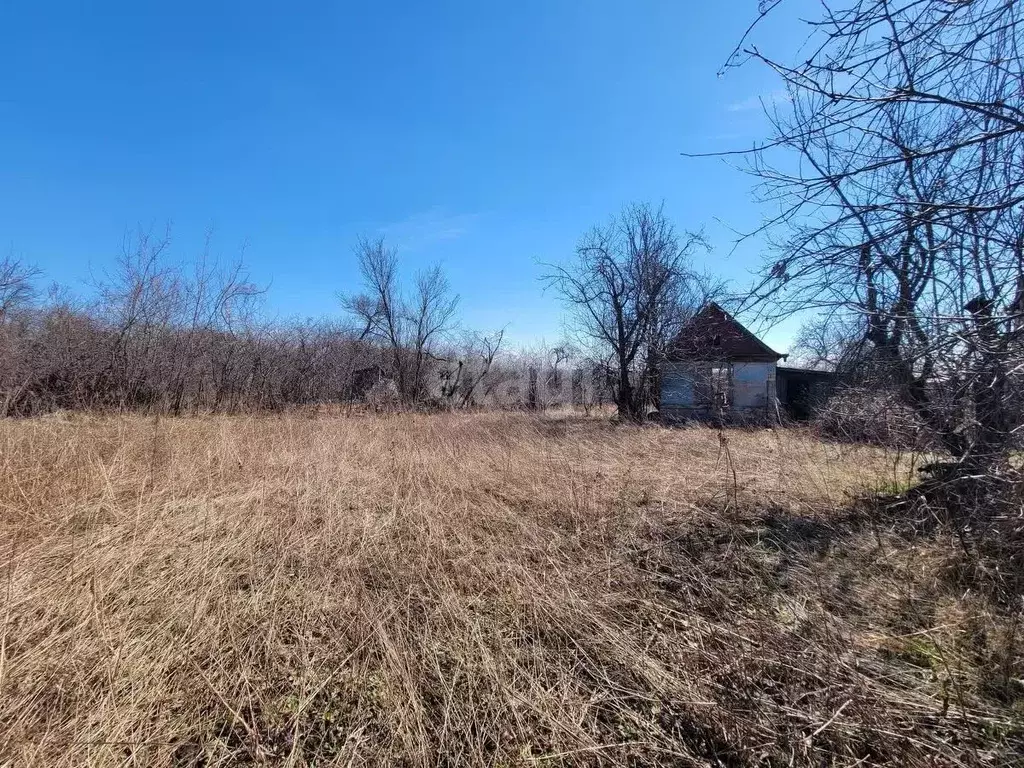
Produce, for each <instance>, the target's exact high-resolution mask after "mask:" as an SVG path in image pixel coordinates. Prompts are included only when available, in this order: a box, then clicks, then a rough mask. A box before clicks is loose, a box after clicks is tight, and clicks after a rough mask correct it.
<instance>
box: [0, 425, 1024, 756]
mask: <svg viewBox="0 0 1024 768" xmlns="http://www.w3.org/2000/svg"><path fill="white" fill-rule="evenodd" d="M909 476H910V467H909V466H908V463H907V459H906V457H902V458H901V457H894V456H891V455H886V454H885V453H883V452H882V451H880V450H879V449H875V448H869V447H864V446H850V445H845V446H839V445H835V444H827V443H824V442H822V441H820V440H817V439H815V438H814V437H813V436H812V435H810V434H809V433H803V432H800V431H795V430H793V431H777V430H749V431H743V430H730V431H727V432H726V433H724V440H722V439H721V438H720V435H719V433H718V432H716V431H714V430H711V429H706V428H684V429H666V428H661V427H642V428H641V427H628V426H622V425H614V424H612V423H611V422H610V421H609V420H607V419H606V418H603V417H601V418H597V417H594V418H585V417H582V416H571V415H564V414H563V415H549V416H543V417H534V416H529V415H524V414H441V415H433V416H427V415H408V414H406V415H391V416H352V417H348V418H346V417H344V416H343V415H339V414H319V415H315V416H314V415H312V414H309V415H307V414H293V415H287V416H273V415H267V416H256V417H216V418H214V417H210V418H196V419H176V420H167V419H164V420H154V419H152V418H148V419H147V418H143V417H99V416H87V415H74V416H55V417H47V418H41V419H34V420H25V421H2V422H0V600H2V603H0V606H2V607H0V622H2V640H0V765H3V766H7V765H10V766H83V765H88V766H226V765H238V764H252V765H288V766H312V765H318V766H320V765H338V766H360V765H405V766H433V765H493V766H530V765H544V766H562V765H634V766H661V765H665V766H668V765H684V766H685V765H695V766H696V765H722V766H756V765H773V766H784V765H787V766H788V765H813V766H826V765H843V766H872V765H910V766H960V765H963V766H976V765H1002V766H1010V765H1014V764H1016V765H1021V764H1022V762H1021V752H1020V750H1021V749H1022V744H1024V726H1022V721H1024V691H1022V683H1021V679H1020V678H1021V677H1022V676H1024V673H1022V645H1024V639H1022V634H1024V630H1022V629H1021V628H1020V627H1019V626H1018V622H1019V617H1020V605H1019V604H1018V605H1016V606H1014V605H1000V604H997V603H996V602H995V601H992V600H990V599H989V598H986V597H985V596H984V594H983V593H982V592H980V591H978V590H972V589H969V588H964V587H963V585H962V584H959V583H958V581H957V578H956V552H957V549H956V546H955V543H954V542H952V541H951V537H950V536H949V535H948V534H942V533H940V532H936V533H933V534H932V535H927V534H914V535H911V534H908V533H907V531H906V530H904V529H903V528H902V527H901V526H900V525H898V524H896V523H894V522H892V521H890V522H882V521H880V520H879V519H878V518H876V517H873V516H871V515H868V514H865V513H863V512H861V511H858V510H861V507H860V506H858V505H857V504H855V502H854V500H855V498H856V497H857V496H859V495H863V494H865V493H870V492H872V491H877V490H878V489H880V488H889V489H892V488H893V487H894V486H895V487H899V486H900V485H905V484H906V483H907V480H908V477H909ZM886 519H888V518H886Z"/></svg>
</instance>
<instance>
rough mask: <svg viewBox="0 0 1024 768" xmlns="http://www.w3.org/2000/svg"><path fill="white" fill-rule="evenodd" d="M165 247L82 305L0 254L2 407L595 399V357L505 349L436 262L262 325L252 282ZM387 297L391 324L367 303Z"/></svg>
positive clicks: (142, 253)
mask: <svg viewBox="0 0 1024 768" xmlns="http://www.w3.org/2000/svg"><path fill="white" fill-rule="evenodd" d="M166 242H167V241H166V240H159V241H154V240H152V239H150V238H147V237H141V238H137V239H136V240H134V241H133V242H132V243H131V246H130V247H129V248H126V249H125V250H124V253H123V254H122V257H121V258H120V259H119V261H118V263H117V266H116V267H115V268H114V269H113V270H112V271H111V272H110V273H109V274H107V275H105V276H104V277H103V278H102V279H101V280H99V281H97V283H96V285H95V286H94V288H95V292H94V296H93V298H92V299H91V300H89V301H84V300H81V299H77V298H75V297H74V296H72V295H71V294H70V292H68V291H67V290H66V289H62V288H59V287H54V288H51V289H50V291H49V292H48V293H47V294H42V293H41V292H40V291H39V290H38V283H39V282H41V275H40V274H39V273H38V272H37V271H35V270H34V269H32V268H30V267H28V266H26V265H24V264H21V263H19V262H17V261H15V260H13V259H10V258H8V259H6V260H0V417H2V416H28V415H36V414H41V413H46V412H50V411H54V410H83V409H89V410H117V411H122V410H123V411H129V410H131V411H143V412H147V413H166V414H172V415H176V414H187V413H204V412H222V413H233V412H239V411H254V410H267V409H282V408H287V407H291V406H300V405H308V404H317V403H337V402H353V401H368V402H370V403H372V404H373V405H375V406H387V407H391V406H395V407H400V406H407V407H469V406H474V405H484V404H486V405H490V406H497V407H543V406H546V405H551V404H556V403H561V402H570V401H573V402H576V403H578V404H582V405H585V406H589V405H591V404H594V403H597V402H600V401H602V400H606V399H607V398H608V394H607V392H605V391H604V389H603V387H604V384H603V381H604V369H603V367H602V366H601V365H600V364H597V363H595V362H594V361H592V360H588V359H585V358H584V357H583V356H582V355H580V354H579V353H577V352H575V351H574V350H571V349H570V348H568V347H565V346H562V347H557V348H555V349H554V350H540V351H537V352H532V353H516V354H510V353H508V352H507V351H505V350H502V339H503V333H502V332H500V331H499V332H497V333H492V334H490V335H483V334H479V333H475V332H472V331H467V330H465V329H460V328H459V327H458V324H457V321H456V318H455V315H454V308H455V305H456V303H457V297H455V296H454V295H453V294H451V292H450V291H449V289H448V287H447V283H446V282H445V281H444V277H443V275H442V274H441V273H440V272H438V271H436V270H435V271H432V272H430V273H427V274H426V275H425V276H420V277H419V278H418V280H417V283H416V285H415V286H414V288H413V290H412V292H411V293H410V295H409V296H408V297H406V298H403V297H402V296H401V295H400V293H399V287H398V284H397V282H395V283H394V284H393V285H391V286H390V290H392V291H394V295H392V296H386V297H384V299H385V301H384V302H381V301H379V300H378V301H374V300H373V299H372V294H370V295H369V296H356V297H348V298H345V299H344V301H345V302H346V307H347V308H349V307H358V308H359V310H360V311H358V312H352V311H351V309H350V311H349V314H350V315H351V316H352V317H351V320H349V321H344V320H326V319H313V320H294V321H279V320H275V321H270V320H267V319H266V318H265V317H264V316H263V315H262V313H261V311H260V307H261V304H262V301H261V299H262V294H263V291H262V289H261V288H259V287H258V286H256V285H254V284H253V283H252V282H250V281H249V279H248V278H247V276H246V274H245V271H244V269H243V267H242V265H241V264H240V263H238V264H233V265H231V266H230V267H227V268H224V267H223V266H221V265H218V264H217V263H215V262H214V261H213V260H210V259H206V258H201V259H199V260H197V261H196V262H194V263H190V264H186V265H180V264H178V265H168V264H167V263H165V259H164V251H165V249H166ZM364 245H365V246H367V247H371V248H379V247H380V244H372V243H371V244H364ZM375 253H376V255H377V256H378V257H380V256H381V253H380V252H375ZM391 266H392V267H394V266H395V265H394V264H392V265H391ZM370 287H371V288H373V287H375V286H373V285H371V286H370ZM376 287H379V286H376ZM388 302H390V305H389V306H390V307H391V309H390V311H391V312H392V314H393V316H392V317H391V318H390V323H391V326H392V327H391V328H390V329H389V328H388V322H389V320H388V318H386V317H383V316H382V314H381V309H380V307H381V305H382V303H383V304H388ZM438 306H441V308H442V309H443V313H442V314H443V316H439V315H438V312H437V311H436V310H437V307H438ZM425 327H426V328H429V330H430V333H429V334H425V333H424V332H423V328H425Z"/></svg>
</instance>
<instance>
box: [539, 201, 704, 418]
mask: <svg viewBox="0 0 1024 768" xmlns="http://www.w3.org/2000/svg"><path fill="white" fill-rule="evenodd" d="M704 245H705V244H704V239H703V237H702V236H701V235H700V234H698V233H692V232H688V233H686V234H685V235H684V237H683V238H682V241H680V238H679V236H678V235H677V234H676V231H675V229H674V227H673V226H672V224H671V223H670V222H669V221H668V220H667V219H666V218H665V215H664V211H663V209H662V208H661V207H659V208H654V207H652V206H650V205H647V204H642V205H631V206H628V207H627V208H625V209H624V210H623V211H622V212H621V213H620V214H619V215H618V216H617V217H615V218H613V219H612V220H611V221H610V222H609V223H608V224H606V225H604V226H598V227H595V228H594V229H592V230H591V231H590V232H589V233H588V234H587V235H585V236H584V237H583V239H581V240H580V242H579V245H577V247H576V255H575V259H574V260H573V261H571V262H570V263H569V264H568V265H564V266H562V265H549V268H550V271H549V273H548V274H547V275H546V276H545V277H544V280H545V282H546V284H547V286H548V287H551V288H553V289H554V290H555V291H556V292H557V293H558V294H559V296H560V297H561V299H562V301H563V302H564V303H565V305H566V306H567V307H568V308H569V310H570V311H571V312H572V315H573V319H574V322H575V326H576V329H577V330H578V332H579V333H580V335H581V336H582V337H583V339H584V340H585V342H584V343H585V344H587V345H588V346H591V347H594V348H596V350H597V353H598V356H599V357H605V356H607V358H608V360H609V365H610V367H611V369H612V371H613V374H614V380H615V403H616V405H617V406H618V410H619V414H620V415H621V416H622V417H624V418H627V419H630V420H639V419H642V418H643V417H644V415H645V411H646V408H647V406H648V405H649V404H650V403H651V396H652V393H653V391H654V389H655V387H654V385H653V382H652V377H654V376H655V375H656V370H657V366H658V361H659V356H660V355H661V354H662V353H663V351H664V349H665V345H666V343H667V341H668V340H669V339H670V338H671V337H672V336H673V334H674V330H676V329H678V327H679V326H680V325H681V323H682V321H683V320H684V319H685V317H687V316H689V315H690V314H692V312H693V311H695V310H696V309H697V307H699V305H700V304H701V303H702V301H703V300H704V298H705V294H706V292H707V288H708V285H707V283H706V281H704V280H702V279H701V278H700V277H699V276H698V275H697V274H696V273H695V272H694V271H693V269H692V267H691V264H690V257H691V255H692V253H693V252H694V251H695V250H696V249H697V248H699V247H703V246H704Z"/></svg>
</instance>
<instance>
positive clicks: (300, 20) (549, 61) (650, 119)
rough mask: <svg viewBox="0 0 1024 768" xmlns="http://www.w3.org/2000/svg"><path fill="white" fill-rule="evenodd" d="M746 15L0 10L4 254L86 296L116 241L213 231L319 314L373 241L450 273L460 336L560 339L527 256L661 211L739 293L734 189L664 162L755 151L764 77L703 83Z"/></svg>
mask: <svg viewBox="0 0 1024 768" xmlns="http://www.w3.org/2000/svg"><path fill="white" fill-rule="evenodd" d="M756 5H757V3H756V2H755V0H729V1H728V2H718V3H692V2H683V1H682V0H675V1H674V2H673V1H671V0H657V1H656V0H637V2H624V1H622V2H616V3H612V2H602V1H593V2H583V0H576V1H571V0H547V1H541V0H520V1H519V2H514V3H513V2H479V1H478V2H469V0H466V1H465V2H432V3H420V2H382V3H359V4H355V3H342V2H333V3H324V2H310V3H300V4H295V5H291V6H287V5H283V4H278V3H273V4H271V3H266V2H263V1H262V0H254V1H252V2H247V3H241V2H238V3H218V2H202V3H199V2H192V0H182V1H180V2H175V3H159V4H157V3H148V2H137V1H136V2H131V3H129V2H84V0H83V1H81V2H47V1H46V0H35V1H34V2H31V3H27V2H26V3H5V4H4V6H3V8H2V9H0V66H2V71H3V77H2V78H0V160H2V161H0V249H3V250H4V251H5V252H6V251H8V250H9V251H10V252H12V253H13V254H14V255H16V256H18V257H21V258H24V259H25V260H28V261H31V262H34V263H35V264H37V265H38V266H39V267H41V268H42V269H43V270H44V272H45V274H46V277H47V279H49V280H56V281H59V282H62V283H65V284H68V285H70V286H71V287H72V288H74V289H77V290H80V291H83V290H85V282H84V281H85V280H86V278H88V276H89V274H90V270H91V271H92V272H97V271H102V269H103V268H104V267H106V266H108V265H109V264H110V263H111V262H112V260H113V259H114V258H115V256H116V254H117V251H118V249H119V247H120V244H121V242H122V238H123V236H124V234H125V232H126V231H128V230H131V229H134V228H137V227H140V226H141V227H143V228H153V229H156V230H162V229H163V227H164V225H165V224H166V223H168V222H170V223H171V224H172V233H173V247H172V251H171V253H172V255H173V256H175V257H178V258H188V257H191V256H193V255H195V254H196V253H198V252H199V250H200V249H201V248H202V243H203V234H204V232H205V231H206V230H208V229H212V231H213V233H214V239H213V250H214V251H215V252H216V253H219V254H222V255H223V256H225V257H232V256H234V255H236V254H237V253H238V252H239V251H240V250H241V249H242V248H243V247H244V248H245V259H246V263H247V264H248V267H249V271H250V273H251V275H252V277H253V278H254V280H256V281H257V282H260V283H263V284H269V285H270V291H269V294H268V297H267V302H268V310H269V311H271V312H274V313H278V314H281V315H285V316H292V315H296V316H317V315H324V314H337V313H338V312H339V309H338V304H337V300H336V293H337V292H338V291H347V290H352V289H354V288H356V287H357V281H358V276H357V273H356V270H355V259H354V256H353V253H352V245H353V244H354V242H355V240H356V238H357V237H358V236H359V235H360V234H368V235H375V234H384V235H386V237H387V238H388V240H389V241H390V242H391V243H392V244H394V245H396V246H398V248H399V249H400V252H401V253H402V255H403V258H404V261H405V262H406V263H407V265H408V268H409V270H410V271H412V270H415V269H416V268H417V267H419V266H421V265H425V264H428V263H432V262H435V261H440V262H442V263H443V265H444V267H445V269H446V271H447V272H448V274H449V277H450V279H451V281H452V283H453V284H454V286H455V288H456V289H457V290H458V292H459V293H460V294H461V296H462V310H463V311H462V314H463V317H464V320H465V322H466V324H467V325H469V326H471V327H476V328H480V329H488V328H495V327H500V326H504V325H506V324H507V325H508V327H509V334H510V337H511V339H512V340H513V341H514V342H516V343H521V344H522V343H530V342H533V341H537V340H539V339H541V338H545V339H547V340H548V341H555V340H556V339H557V338H558V337H559V336H560V333H561V309H560V307H559V306H558V303H557V301H556V299H555V297H554V296H552V295H550V294H547V295H545V294H544V293H543V291H542V286H541V285H540V283H539V282H538V276H539V275H540V274H541V273H542V271H543V269H542V267H540V266H539V265H538V262H551V261H559V260H562V259H565V258H568V257H569V256H570V255H571V253H572V248H573V245H574V243H575V242H576V240H577V239H578V237H579V236H580V235H581V234H582V233H583V232H584V231H585V230H587V229H588V228H589V227H590V226H591V225H593V224H595V223H599V222H601V221H604V220H605V219H606V218H607V217H608V216H609V215H610V214H612V213H614V212H615V211H617V210H618V209H619V208H621V207H622V205H624V204H625V203H628V202H630V201H642V200H650V201H655V202H658V201H661V200H664V201H665V205H666V210H667V211H668V213H669V215H670V216H671V217H672V219H673V220H674V221H675V223H676V224H677V226H678V227H679V228H681V229H685V228H692V229H696V228H700V227H704V228H705V231H706V233H707V235H708V236H709V238H710V240H711V242H712V245H713V246H714V250H713V252H712V253H711V254H710V255H708V256H707V257H702V258H701V262H702V263H704V264H705V265H706V266H707V267H709V268H711V269H713V270H714V271H716V272H718V273H720V274H722V275H723V276H725V277H728V278H732V279H734V280H737V281H738V282H739V283H741V284H742V283H743V282H745V281H746V280H747V279H748V274H749V271H750V270H751V269H753V268H755V267H756V266H757V264H758V261H759V259H760V254H759V249H758V246H757V244H756V243H747V244H745V245H743V246H742V247H740V248H739V249H737V250H736V251H735V252H732V241H733V239H734V236H733V235H732V233H731V232H730V228H735V229H743V228H745V227H750V226H751V225H753V224H755V223H756V222H757V221H758V220H759V218H760V215H761V213H762V210H761V209H760V208H759V207H758V206H757V205H755V204H754V203H753V202H752V200H751V194H750V188H751V180H750V179H749V178H748V177H745V176H744V175H743V174H741V173H740V172H738V171H736V170H734V169H731V168H729V167H728V166H726V165H725V164H724V163H722V162H721V161H715V160H688V159H685V158H683V157H681V155H680V153H681V152H682V151H685V150H697V151H700V150H714V149H727V148H735V147H747V146H749V145H750V144H751V143H752V142H754V141H755V140H758V139H762V138H764V136H765V131H766V126H765V122H764V119H763V117H762V116H761V114H760V105H759V101H758V99H759V98H772V94H773V93H774V92H776V91H777V89H778V87H779V86H778V83H777V81H776V80H774V79H773V77H772V76H771V74H770V73H768V72H767V71H765V70H763V69H759V68H757V67H745V68H742V69H739V70H731V71H730V72H729V73H728V74H727V75H726V76H725V77H718V76H717V73H718V70H719V69H720V67H721V64H722V62H723V61H724V59H725V58H726V56H727V55H728V53H729V51H730V50H731V49H732V47H733V45H734V44H735V42H736V40H737V39H738V38H739V36H740V35H741V34H742V32H743V30H744V29H745V28H746V26H747V24H749V22H750V20H751V19H752V18H753V15H754V14H756ZM770 32H771V35H772V39H773V40H774V41H775V42H776V43H778V44H780V45H783V46H785V45H787V44H789V42H790V41H789V40H787V36H788V35H792V36H793V37H792V43H793V44H794V45H795V44H796V43H797V42H799V39H798V37H797V35H798V34H799V30H797V29H795V28H790V27H787V26H786V25H782V24H779V25H777V28H776V29H773V30H770ZM792 330H793V328H792V324H791V325H790V326H788V327H787V326H784V327H781V328H776V329H773V330H772V331H769V332H768V333H767V335H766V338H767V340H768V341H769V342H770V343H774V344H777V345H779V346H781V347H786V346H787V345H788V342H789V336H790V334H791V332H792Z"/></svg>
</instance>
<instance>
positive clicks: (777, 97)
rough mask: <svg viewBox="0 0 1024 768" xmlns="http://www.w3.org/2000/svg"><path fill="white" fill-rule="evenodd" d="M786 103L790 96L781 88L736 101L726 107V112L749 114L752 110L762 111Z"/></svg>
mask: <svg viewBox="0 0 1024 768" xmlns="http://www.w3.org/2000/svg"><path fill="white" fill-rule="evenodd" d="M784 101H789V94H788V93H786V91H785V90H783V89H782V88H779V89H777V90H774V91H771V92H770V93H758V94H754V95H753V96H750V97H748V98H746V99H743V100H741V101H734V102H733V103H732V104H727V105H726V107H725V111H726V112H749V111H750V110H752V109H761V108H763V107H771V106H774V105H775V104H781V103H782V102H784Z"/></svg>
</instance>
